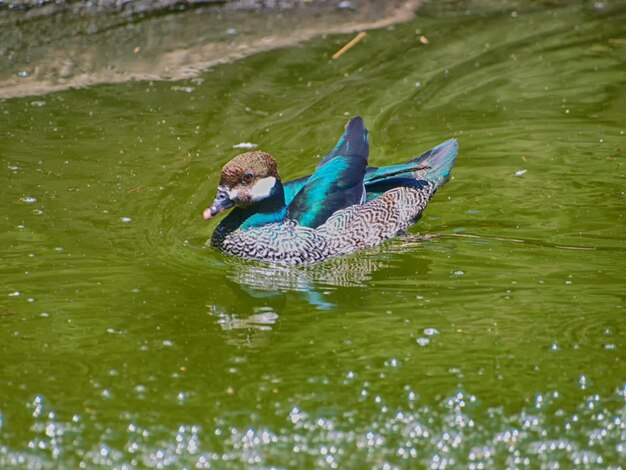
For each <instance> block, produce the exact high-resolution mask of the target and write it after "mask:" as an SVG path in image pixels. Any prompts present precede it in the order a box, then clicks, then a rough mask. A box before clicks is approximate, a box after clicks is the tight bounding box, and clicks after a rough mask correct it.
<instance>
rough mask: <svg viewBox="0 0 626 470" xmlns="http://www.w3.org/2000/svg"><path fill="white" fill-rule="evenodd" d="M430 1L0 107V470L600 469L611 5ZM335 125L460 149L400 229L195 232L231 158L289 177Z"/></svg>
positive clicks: (617, 458) (619, 446)
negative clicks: (262, 255)
mask: <svg viewBox="0 0 626 470" xmlns="http://www.w3.org/2000/svg"><path fill="white" fill-rule="evenodd" d="M450 6H454V4H446V5H443V6H438V4H432V5H427V6H426V7H425V8H423V9H422V10H420V11H419V13H418V16H417V17H416V18H415V19H414V20H412V21H410V22H408V23H404V24H400V25H397V26H394V27H389V28H385V29H382V30H374V31H370V32H369V33H368V35H367V37H366V38H365V39H364V40H363V41H362V42H361V43H359V44H358V45H356V46H355V47H354V48H352V49H351V50H350V51H348V52H347V53H346V54H344V55H343V56H342V57H341V58H340V59H338V60H331V58H330V57H331V55H332V54H333V53H334V52H335V51H336V50H337V49H339V47H341V46H342V45H343V44H344V43H345V42H347V41H348V40H349V39H350V38H351V37H352V35H329V36H327V37H320V38H317V39H312V40H309V41H307V42H304V43H300V44H298V45H295V46H293V47H287V48H282V49H277V50H273V51H269V52H264V53H261V54H257V55H253V56H250V57H248V58H245V59H242V60H239V61H236V62H233V63H230V64H225V65H220V66H217V67H215V68H213V69H210V70H208V71H206V72H203V73H201V74H200V75H199V76H198V77H196V78H193V79H188V80H183V81H178V82H172V81H152V82H150V81H135V82H129V83H122V84H114V85H99V86H94V87H91V88H86V89H72V90H67V91H61V92H57V93H53V94H47V95H42V96H35V97H33V96H30V97H24V98H14V99H3V100H2V101H0V133H1V140H0V157H1V167H0V187H1V188H2V190H1V200H2V213H1V214H0V241H1V244H0V279H1V283H0V354H1V360H0V468H12V467H16V468H100V467H105V468H119V469H126V468H134V467H139V468H187V469H191V468H210V467H214V468H242V467H248V468H270V467H275V468H311V467H319V468H379V469H388V468H389V469H390V468H475V469H479V468H524V467H529V468H572V467H576V468H614V469H615V468H623V465H624V462H626V362H625V360H626V341H625V339H626V308H625V307H626V221H625V219H624V213H625V209H626V196H625V191H626V177H625V176H626V167H625V166H624V160H625V148H626V135H625V133H626V45H625V44H626V11H625V10H624V9H623V8H621V7H618V5H617V2H615V3H610V2H606V3H602V2H595V3H594V2H571V3H568V4H566V5H565V6H563V5H561V6H558V5H557V6H550V5H547V6H546V5H543V6H541V7H540V8H539V7H536V8H535V7H532V5H531V6H529V9H527V10H524V9H523V8H522V9H517V10H514V9H512V8H505V9H500V8H485V9H481V8H475V9H472V10H470V11H466V10H465V9H463V8H452V9H450V8H449V7H450ZM531 7H532V8H531ZM421 36H425V38H426V39H427V40H428V44H424V43H423V42H425V41H424V40H423V39H422V40H420V38H421ZM354 115H362V116H363V117H364V118H365V121H366V123H367V125H368V127H369V129H370V136H371V149H372V151H371V157H370V161H371V162H372V164H376V165H388V164H392V163H395V162H399V161H403V160H406V159H408V158H410V157H412V156H415V155H418V154H419V153H421V152H422V151H425V150H427V149H429V148H430V147H432V146H434V145H436V144H438V143H440V142H442V141H444V140H445V139H448V138H451V137H455V138H457V139H458V142H459V145H460V154H459V157H458V159H457V164H456V167H455V169H454V178H453V179H452V180H451V181H450V182H449V183H448V185H447V186H446V187H445V188H443V189H442V190H441V191H440V192H439V193H438V194H437V195H436V196H435V198H434V199H433V201H432V203H431V204H430V206H429V207H428V208H427V210H426V212H425V214H424V217H423V218H422V220H421V221H420V222H419V223H418V224H417V225H416V226H415V227H414V228H413V229H412V231H411V233H409V234H408V235H406V236H403V237H400V238H398V239H396V240H394V241H391V242H389V243H387V244H385V245H383V246H382V247H380V248H377V249H373V250H368V251H363V252H360V253H358V254H355V255H352V256H348V257H345V258H341V259H337V260H335V261H331V262H328V263H324V264H321V265H317V266H310V267H303V268H285V267H272V266H269V265H265V264H262V263H250V262H243V261H238V260H236V259H232V258H229V257H227V256H225V255H223V254H221V253H219V252H216V251H214V250H213V249H211V248H209V247H205V245H204V244H205V241H206V240H207V238H209V236H210V234H211V233H212V231H213V229H214V228H215V226H216V224H217V223H218V221H217V220H211V221H210V222H204V221H203V220H202V217H201V214H202V210H203V209H204V208H205V207H207V205H208V204H209V203H210V202H211V200H212V199H213V197H214V195H215V187H216V185H217V182H218V179H219V173H220V170H221V168H222V166H223V165H224V164H225V163H226V162H227V161H228V160H229V159H230V158H231V157H232V156H234V155H235V154H237V153H238V152H239V150H237V149H234V148H233V146H234V145H237V144H239V143H241V142H252V143H254V144H257V145H258V146H259V148H261V149H264V150H266V151H269V152H271V153H272V154H274V155H275V156H276V158H277V160H278V163H279V168H280V172H281V176H282V177H283V179H285V180H288V179H291V178H294V177H298V176H301V175H303V174H305V173H307V172H310V171H311V169H312V168H314V166H315V165H316V162H317V161H318V159H319V155H323V154H325V153H326V152H327V151H328V150H329V149H330V148H331V147H332V146H333V145H334V143H335V141H336V139H337V138H338V137H339V135H340V134H341V132H342V130H343V125H344V123H345V122H346V121H347V119H348V118H349V117H351V116H354Z"/></svg>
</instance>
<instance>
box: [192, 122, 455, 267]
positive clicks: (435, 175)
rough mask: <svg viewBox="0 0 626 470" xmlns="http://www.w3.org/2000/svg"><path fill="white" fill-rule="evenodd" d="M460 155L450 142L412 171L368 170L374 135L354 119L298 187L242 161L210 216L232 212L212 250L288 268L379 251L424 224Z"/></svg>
mask: <svg viewBox="0 0 626 470" xmlns="http://www.w3.org/2000/svg"><path fill="white" fill-rule="evenodd" d="M457 152H458V144H457V142H456V140H455V139H450V140H448V141H446V142H444V143H442V144H440V145H438V146H437V147H435V148H433V149H431V150H429V151H427V152H426V153H424V154H422V155H421V156H419V157H417V158H414V159H412V160H411V161H409V162H407V163H404V164H399V165H391V166H385V167H380V168H377V167H368V166H367V163H368V157H369V144H368V131H367V129H366V127H365V124H364V122H363V119H361V118H360V117H355V118H353V119H351V120H350V121H348V123H347V124H346V127H345V132H344V134H343V135H342V137H341V138H340V139H339V141H338V142H337V145H335V147H334V148H333V149H332V150H331V151H330V152H329V153H328V154H327V155H326V156H325V157H324V158H322V160H321V161H320V162H319V163H318V165H317V168H316V169H315V171H314V172H313V173H312V174H311V175H308V176H304V177H301V178H298V179H295V180H293V181H289V182H286V183H283V182H282V181H281V179H280V176H279V174H278V168H277V165H276V161H275V160H274V157H272V156H271V155H270V154H269V153H267V152H263V151H252V152H246V153H243V154H241V155H238V156H236V157H235V158H233V159H232V160H231V161H229V162H228V163H227V164H226V165H225V166H224V168H223V169H222V174H221V178H220V182H219V185H218V187H217V196H216V197H215V200H214V201H213V203H212V204H211V206H210V207H208V208H207V209H206V210H205V211H204V213H203V218H204V219H205V220H209V219H211V218H212V217H215V216H216V215H218V214H220V213H221V212H224V211H226V210H228V209H231V208H232V211H231V212H230V213H229V214H228V215H227V216H226V218H225V219H224V220H222V221H221V222H220V224H219V225H218V226H217V228H216V229H215V231H214V232H213V236H212V237H211V240H210V243H211V245H213V246H214V247H216V248H218V249H219V250H222V251H224V252H226V253H229V254H231V255H233V256H237V257H240V258H246V259H252V260H262V261H268V262H271V263H278V264H288V265H298V264H310V263H316V262H319V261H324V260H327V259H330V258H333V257H336V256H340V255H345V254H348V253H353V252H355V251H357V250H361V249H363V248H368V247H373V246H376V245H379V244H381V243H382V242H384V241H385V240H388V239H390V238H392V237H394V236H395V235H397V234H399V233H401V232H403V231H404V230H405V229H407V228H408V227H409V226H410V225H411V224H413V222H415V221H416V220H417V219H419V217H420V216H421V214H422V211H423V210H424V208H425V207H426V205H427V204H428V202H429V201H430V199H431V198H432V197H433V195H434V194H435V192H436V191H437V189H439V188H440V187H441V186H443V185H444V184H445V183H446V182H447V181H448V179H449V178H450V170H451V169H452V165H453V164H454V161H455V159H456V155H457Z"/></svg>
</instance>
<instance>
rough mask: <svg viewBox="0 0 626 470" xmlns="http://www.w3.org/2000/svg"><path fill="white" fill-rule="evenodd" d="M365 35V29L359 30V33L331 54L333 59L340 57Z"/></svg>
mask: <svg viewBox="0 0 626 470" xmlns="http://www.w3.org/2000/svg"><path fill="white" fill-rule="evenodd" d="M365 36H367V33H366V32H365V31H361V32H360V33H359V34H357V35H356V36H354V37H353V38H352V39H351V40H350V41H349V42H348V43H347V44H346V45H345V46H343V47H342V48H341V49H339V50H338V51H337V52H335V53H334V54H333V60H337V59H339V57H341V56H342V55H344V54H345V53H346V52H348V51H349V50H350V49H352V48H353V47H354V46H356V45H357V44H358V43H359V42H360V41H361V40H362V39H363V38H364V37H365Z"/></svg>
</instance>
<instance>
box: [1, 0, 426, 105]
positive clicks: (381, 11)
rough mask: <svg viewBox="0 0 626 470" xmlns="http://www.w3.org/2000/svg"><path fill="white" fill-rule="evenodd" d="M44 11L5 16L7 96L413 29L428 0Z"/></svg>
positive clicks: (153, 76)
mask: <svg viewBox="0 0 626 470" xmlns="http://www.w3.org/2000/svg"><path fill="white" fill-rule="evenodd" d="M38 3H41V2H33V7H32V8H25V7H23V8H21V9H16V8H11V3H10V2H5V7H4V8H3V9H2V10H0V11H2V12H3V14H2V15H1V16H0V26H1V28H0V29H1V32H0V44H3V46H2V54H0V57H2V58H1V59H0V65H1V66H0V98H12V97H19V96H35V95H42V94H46V93H50V92H54V91H60V90H64V89H67V88H77V87H86V86H91V85H96V84H101V83H120V82H125V81H131V80H179V79H184V78H193V77H195V76H197V75H198V74H199V73H201V72H202V71H204V70H207V69H208V68H210V67H212V66H215V65H218V64H221V63H226V62H230V61H233V60H237V59H239V58H242V57H246V56H248V55H251V54H254V53H257V52H261V51H266V50H270V49H274V48H278V47H286V46H289V45H293V44H296V43H298V42H301V41H305V40H308V39H311V38H313V37H316V36H320V35H324V34H339V33H350V32H356V31H363V30H368V29H373V28H383V27H386V26H390V25H393V24H396V23H400V22H404V21H408V20H410V19H411V18H413V17H414V15H415V12H416V10H417V9H418V8H419V6H420V5H421V3H422V2H421V0H394V1H383V0H367V1H365V0H364V1H354V2H328V1H315V2H310V1H309V2H306V1H289V2H254V1H231V2H215V1H202V2H199V1H195V2H194V1H186V2H180V1H178V2H174V1H172V0H164V1H161V2H148V3H146V2H143V1H140V0H139V1H135V2H126V3H120V2H106V1H103V2H97V3H96V4H94V3H93V2H61V3H45V2H44V3H43V5H42V6H39V7H35V6H34V5H35V4H38ZM22 5H23V6H24V5H26V6H27V5H28V3H23V2H22ZM340 6H341V8H340ZM333 52H335V51H329V55H328V56H324V57H320V58H319V60H321V61H326V60H329V59H330V55H332V53H333Z"/></svg>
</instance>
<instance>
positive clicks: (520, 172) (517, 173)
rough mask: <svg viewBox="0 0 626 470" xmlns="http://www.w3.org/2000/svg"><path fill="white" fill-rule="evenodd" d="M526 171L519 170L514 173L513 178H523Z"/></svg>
mask: <svg viewBox="0 0 626 470" xmlns="http://www.w3.org/2000/svg"><path fill="white" fill-rule="evenodd" d="M527 171H528V170H519V171H516V172H515V176H524V175H525V174H526V172H527Z"/></svg>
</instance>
